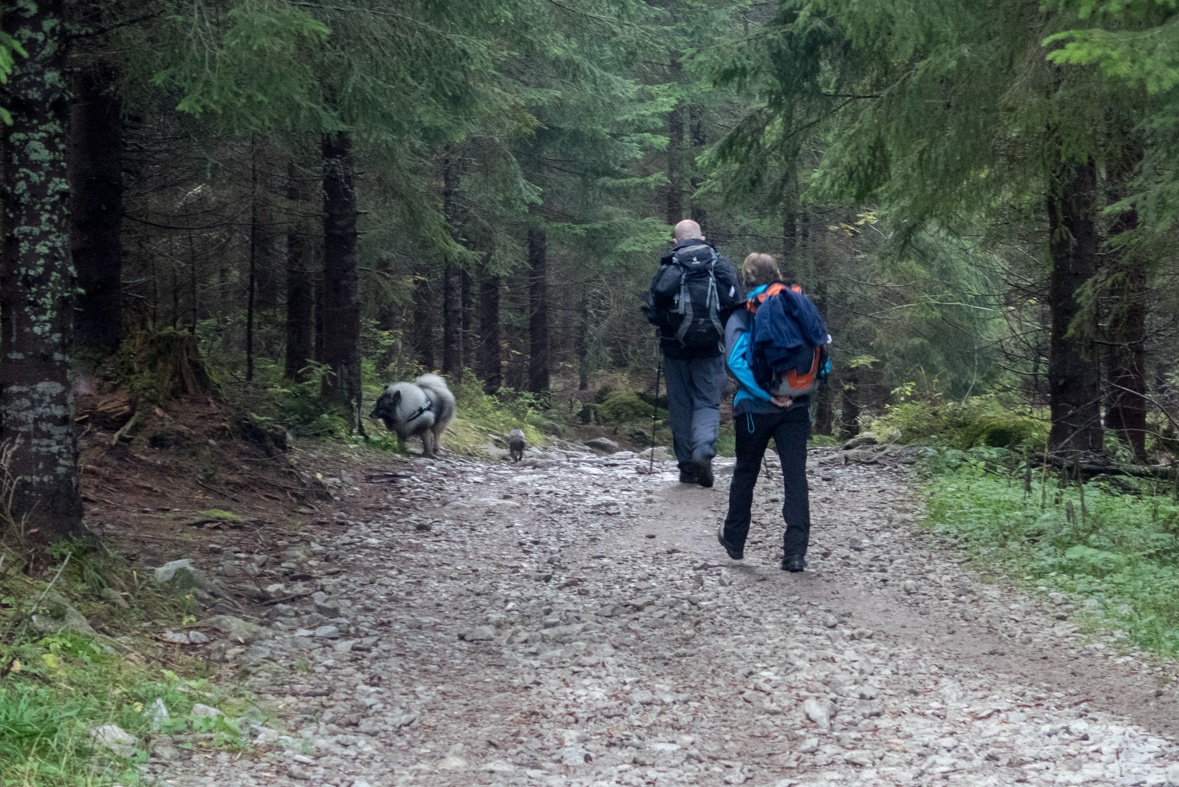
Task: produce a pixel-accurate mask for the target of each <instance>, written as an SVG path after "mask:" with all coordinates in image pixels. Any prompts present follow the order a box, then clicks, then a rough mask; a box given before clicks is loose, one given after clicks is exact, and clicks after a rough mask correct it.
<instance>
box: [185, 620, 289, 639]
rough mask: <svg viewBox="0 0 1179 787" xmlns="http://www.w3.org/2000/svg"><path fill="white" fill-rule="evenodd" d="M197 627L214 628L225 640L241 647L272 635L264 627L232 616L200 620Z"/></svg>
mask: <svg viewBox="0 0 1179 787" xmlns="http://www.w3.org/2000/svg"><path fill="white" fill-rule="evenodd" d="M197 625H198V626H208V627H209V628H215V629H217V630H218V631H220V632H221V633H222V634H224V635H225V636H226V638H227V639H229V640H231V641H233V642H240V643H242V644H243V645H249V644H250V643H252V642H257V641H258V640H260V639H266V638H267V637H270V636H271V635H272V633H273V632H271V631H270V629H268V628H265V627H264V626H259V625H258V624H256V623H250V622H248V621H245V620H242V619H241V618H235V617H233V616H232V615H214V616H213V617H211V618H208V619H207V620H202V621H201V622H200V623H198V624H197Z"/></svg>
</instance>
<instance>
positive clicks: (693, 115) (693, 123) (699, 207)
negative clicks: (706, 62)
mask: <svg viewBox="0 0 1179 787" xmlns="http://www.w3.org/2000/svg"><path fill="white" fill-rule="evenodd" d="M688 134H689V136H691V138H692V160H691V162H690V163H689V164H688V167H689V168H690V169H691V170H692V179H691V184H692V197H691V200H692V202H691V204H692V221H694V222H696V223H697V224H699V225H700V226H701V227H703V226H704V225H706V224H707V223H708V215H707V214H706V212H705V210H704V205H703V204H702V203H703V201H702V200H701V199H699V198H698V197H697V196H696V192H698V191H699V190H700V185H701V183H702V182H703V181H702V179H701V177H700V168H699V167H698V166H697V165H696V159H697V158H699V157H700V156H701V155H703V153H704V146H705V145H707V144H708V134H707V131H706V129H705V128H704V107H702V106H700V105H699V104H692V105H691V106H689V107H688ZM705 232H707V230H706V231H705Z"/></svg>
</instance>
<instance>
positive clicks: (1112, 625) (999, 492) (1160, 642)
mask: <svg viewBox="0 0 1179 787" xmlns="http://www.w3.org/2000/svg"><path fill="white" fill-rule="evenodd" d="M920 467H921V469H922V472H923V473H924V475H925V478H926V486H925V489H924V492H925V496H926V505H927V510H928V514H929V519H928V521H929V522H930V523H931V526H932V527H933V528H934V529H935V530H936V531H938V532H939V533H942V534H945V535H947V536H949V537H951V538H952V539H954V540H956V541H957V543H958V545H959V546H960V548H961V549H963V550H964V551H965V552H966V553H967V554H968V555H970V556H972V557H973V558H974V562H975V565H976V566H977V567H978V569H979V570H980V571H994V572H998V573H1001V574H1003V575H1006V576H1008V577H1010V578H1012V579H1013V580H1014V581H1016V582H1017V583H1019V584H1021V585H1025V586H1027V588H1028V589H1030V590H1039V591H1040V592H1045V593H1051V592H1059V593H1064V594H1067V595H1068V596H1069V599H1070V601H1071V603H1074V604H1076V605H1077V607H1079V609H1080V612H1081V614H1082V617H1083V618H1084V619H1086V620H1087V621H1088V622H1089V623H1091V624H1093V625H1097V626H1102V627H1107V628H1109V629H1111V630H1112V631H1113V633H1114V636H1115V637H1118V638H1125V639H1127V640H1128V641H1130V642H1133V643H1134V644H1136V645H1138V646H1140V647H1143V648H1146V649H1149V650H1152V651H1154V652H1156V653H1159V654H1162V655H1168V656H1174V655H1176V654H1177V653H1179V505H1177V504H1176V497H1175V490H1174V489H1173V488H1172V486H1171V485H1170V484H1160V482H1158V481H1154V480H1144V479H1126V478H1121V477H1108V476H1107V477H1101V478H1098V479H1094V480H1091V481H1088V482H1085V483H1077V482H1076V480H1075V479H1072V478H1069V477H1067V475H1066V477H1063V478H1062V476H1061V475H1060V474H1059V473H1057V472H1050V471H1048V470H1046V469H1045V468H1043V467H1034V466H1030V465H1029V464H1028V463H1027V462H1026V461H1022V460H1021V459H1020V457H1019V455H1017V454H1015V453H1013V452H1011V451H1009V450H1007V449H1002V448H987V447H978V448H973V449H970V450H968V451H961V450H958V449H946V448H940V449H938V448H929V449H926V450H925V451H924V453H923V456H922V461H921V465H920Z"/></svg>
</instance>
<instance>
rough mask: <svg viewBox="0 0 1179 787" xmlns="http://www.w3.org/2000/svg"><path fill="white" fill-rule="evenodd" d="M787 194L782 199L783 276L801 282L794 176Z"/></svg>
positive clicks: (796, 194)
mask: <svg viewBox="0 0 1179 787" xmlns="http://www.w3.org/2000/svg"><path fill="white" fill-rule="evenodd" d="M790 181H791V183H790V186H788V187H787V192H786V196H785V197H784V198H783V200H782V266H781V268H782V278H784V279H785V280H786V281H788V282H790V281H794V282H801V280H802V276H801V274H800V271H799V266H798V256H799V251H800V249H799V246H800V242H799V241H800V240H801V239H800V238H799V230H800V228H799V226H798V225H799V215H798V190H797V189H796V188H794V177H793V176H791V178H790Z"/></svg>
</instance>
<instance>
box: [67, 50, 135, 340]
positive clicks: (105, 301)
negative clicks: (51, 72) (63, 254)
mask: <svg viewBox="0 0 1179 787" xmlns="http://www.w3.org/2000/svg"><path fill="white" fill-rule="evenodd" d="M114 82H115V80H114V74H113V73H112V71H111V69H110V68H109V67H107V66H106V65H104V64H101V63H99V64H98V65H96V66H95V67H94V68H92V69H84V70H81V71H78V72H77V73H76V74H75V76H74V79H73V83H74V94H75V99H74V104H73V108H72V111H71V114H70V189H71V191H72V192H73V199H72V204H71V214H70V215H71V223H70V250H71V253H72V254H73V259H74V268H75V270H77V272H78V287H79V288H80V290H81V293H80V294H79V296H78V311H77V314H76V323H75V326H76V329H77V331H76V335H77V343H78V346H79V347H80V348H84V349H86V350H90V351H92V352H94V353H97V354H99V355H103V356H105V355H111V354H113V353H114V352H115V351H116V350H117V349H119V337H120V334H121V332H122V327H123V291H122V277H123V246H122V243H121V242H120V241H121V237H120V224H121V222H122V220H123V120H122V111H121V106H120V102H119V97H118V94H116V93H115V86H114Z"/></svg>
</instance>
